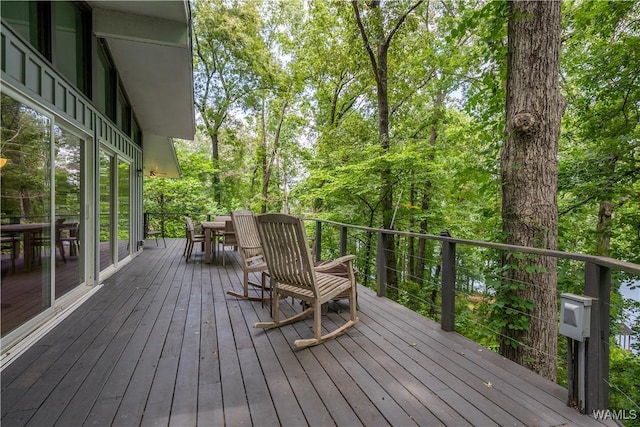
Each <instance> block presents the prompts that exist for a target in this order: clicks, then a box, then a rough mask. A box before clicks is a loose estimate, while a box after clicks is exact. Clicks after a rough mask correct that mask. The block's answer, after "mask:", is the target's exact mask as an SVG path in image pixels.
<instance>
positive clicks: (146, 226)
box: [138, 212, 149, 239]
mask: <svg viewBox="0 0 640 427" xmlns="http://www.w3.org/2000/svg"><path fill="white" fill-rule="evenodd" d="M142 218H143V219H142V223H143V224H142V227H143V230H142V233H143V239H146V238H147V230H148V229H149V213H148V212H145V213H144V214H143V216H142ZM138 224H139V223H138Z"/></svg>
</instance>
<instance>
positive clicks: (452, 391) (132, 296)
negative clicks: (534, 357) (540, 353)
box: [1, 239, 602, 426]
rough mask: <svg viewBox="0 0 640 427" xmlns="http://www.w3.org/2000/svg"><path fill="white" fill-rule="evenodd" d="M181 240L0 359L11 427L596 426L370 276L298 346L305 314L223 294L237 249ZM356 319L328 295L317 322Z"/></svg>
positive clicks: (548, 387)
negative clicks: (371, 284) (186, 245)
mask: <svg viewBox="0 0 640 427" xmlns="http://www.w3.org/2000/svg"><path fill="white" fill-rule="evenodd" d="M226 250H227V251H229V249H228V248H227V249H226ZM182 251H183V240H181V239H167V248H166V249H165V248H164V247H156V246H155V245H151V246H150V247H149V248H147V249H145V251H144V252H143V254H141V255H140V256H139V257H137V258H136V259H134V260H133V261H132V262H131V263H129V264H128V265H126V266H125V267H124V268H123V269H122V270H121V271H118V272H116V273H115V274H114V275H113V276H111V277H110V278H109V279H108V280H107V281H106V284H105V285H104V286H103V287H102V288H101V289H100V290H98V292H96V293H95V294H94V295H93V296H91V298H89V299H88V300H87V301H86V302H85V303H84V304H83V305H82V306H80V307H79V308H78V309H77V310H76V311H75V312H74V313H73V314H72V315H71V316H69V317H68V318H67V319H65V320H64V321H62V322H61V323H60V324H59V325H58V326H57V327H56V328H54V329H53V330H52V331H51V332H50V333H49V334H47V335H45V336H44V337H43V338H42V339H41V340H40V341H39V342H37V343H36V344H35V345H34V346H33V347H32V348H31V349H29V350H28V351H27V352H26V353H24V354H23V355H21V356H20V357H19V358H17V359H16V360H15V361H13V363H11V364H10V365H9V366H8V367H6V368H5V369H3V371H2V374H1V381H2V396H1V399H2V402H1V403H2V409H1V411H2V424H3V425H8V426H9V425H10V426H22V425H37V426H48V425H86V426H89V425H98V426H106V425H114V426H129V425H131V426H138V425H143V426H151V425H154V426H155V425H169V426H195V425H199V426H220V425H228V426H237V425H256V426H272V425H273V426H275V425H284V426H300V425H310V426H316V425H322V426H326V425H337V426H357V425H365V426H370V425H375V426H382V425H393V426H396V425H402V426H405V425H420V426H431V425H447V426H465V425H481V426H485V425H506V424H510V425H537V426H555V425H580V426H597V425H602V424H601V423H600V422H597V421H596V420H594V419H593V418H591V417H588V416H584V415H581V414H579V413H577V412H576V411H575V410H573V409H571V408H569V407H567V406H566V404H565V400H566V390H564V389H562V388H561V387H560V386H558V385H556V384H553V383H551V382H549V381H547V380H545V379H544V378H541V377H539V376H537V375H535V374H533V373H532V372H530V371H528V370H526V369H525V368H522V367H521V366H518V365H516V364H514V363H512V362H510V361H507V360H505V359H504V358H502V357H501V356H500V355H497V354H495V353H492V352H490V351H488V350H486V349H483V348H482V347H480V346H479V345H477V344H475V343H473V342H471V341H469V340H467V339H465V338H463V337H461V336H459V335H457V334H455V333H450V332H444V331H442V330H441V329H440V327H439V325H438V324H436V323H434V322H432V321H430V320H428V319H425V318H423V317H422V316H420V315H418V314H416V313H413V312H410V311H409V310H407V309H405V308H404V307H401V306H399V305H398V304H395V303H393V302H390V301H388V300H386V299H383V298H378V297H377V296H375V294H374V292H372V291H370V290H368V289H365V288H360V289H359V308H360V311H359V319H360V321H359V323H358V324H357V325H356V326H355V327H353V328H351V329H350V330H349V331H348V332H347V333H346V334H344V335H343V336H341V337H338V338H337V339H335V340H331V341H329V342H327V343H325V344H324V345H320V346H316V347H312V348H307V349H296V348H294V346H293V341H294V340H296V339H298V338H300V337H309V336H310V335H311V334H312V331H311V325H312V322H311V319H309V320H307V321H304V322H298V323H296V324H294V325H290V326H285V327H282V328H280V329H273V330H266V331H265V330H256V329H254V328H253V324H254V323H255V322H257V321H265V320H268V319H269V318H270V312H269V307H268V305H265V306H264V307H262V305H261V303H260V302H255V301H244V300H239V299H236V298H234V297H231V296H229V295H227V294H226V292H227V291H228V290H230V289H234V290H236V291H240V290H241V288H242V272H241V270H240V268H239V263H238V258H237V254H235V253H230V252H227V254H226V255H227V258H226V266H224V267H223V266H222V265H221V260H220V259H218V260H215V261H214V263H212V264H210V265H209V264H204V263H203V256H202V254H201V253H196V254H195V255H194V258H193V259H192V260H191V261H190V262H189V263H185V262H184V258H183V257H182V256H181V255H182ZM253 279H254V280H255V281H259V277H258V276H257V275H254V276H253ZM251 292H257V291H256V290H251ZM281 308H282V310H283V312H284V313H285V314H290V313H291V312H292V311H294V310H299V309H300V306H299V305H295V304H294V305H291V303H290V301H282V303H281ZM348 316H349V313H348V308H347V304H346V302H343V301H341V302H338V303H332V304H331V309H330V311H329V313H328V314H327V315H326V316H325V317H324V318H323V326H324V327H325V328H328V329H332V328H334V327H336V326H338V325H340V324H341V323H342V322H344V321H345V319H347V318H348Z"/></svg>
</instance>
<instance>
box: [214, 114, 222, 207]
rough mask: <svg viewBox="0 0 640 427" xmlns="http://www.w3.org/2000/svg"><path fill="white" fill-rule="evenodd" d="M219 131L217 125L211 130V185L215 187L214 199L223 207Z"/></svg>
mask: <svg viewBox="0 0 640 427" xmlns="http://www.w3.org/2000/svg"><path fill="white" fill-rule="evenodd" d="M219 130H220V126H218V125H217V124H215V125H214V127H213V129H211V163H212V166H213V176H212V178H211V181H212V182H211V184H212V186H213V199H214V200H215V201H216V203H217V204H218V206H220V205H222V194H221V193H222V191H221V189H220V150H219V143H218V134H219Z"/></svg>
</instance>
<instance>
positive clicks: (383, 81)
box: [376, 44, 398, 299]
mask: <svg viewBox="0 0 640 427" xmlns="http://www.w3.org/2000/svg"><path fill="white" fill-rule="evenodd" d="M376 72H377V74H378V79H377V89H378V138H379V141H380V146H381V147H382V149H383V151H384V152H385V153H386V152H387V151H389V95H388V93H387V45H385V44H381V45H378V68H377V70H376ZM381 178H382V194H381V198H382V203H381V204H382V227H383V228H384V229H385V230H391V229H392V228H393V224H392V223H391V221H392V219H393V175H392V173H391V168H390V167H389V166H388V165H387V164H386V163H385V166H383V167H382V171H381ZM382 237H383V239H382V241H383V242H384V251H385V259H386V261H387V265H386V269H387V286H388V287H387V296H388V297H389V298H391V299H396V297H397V295H398V277H397V274H396V271H397V268H396V251H395V239H394V236H393V234H383V236H382Z"/></svg>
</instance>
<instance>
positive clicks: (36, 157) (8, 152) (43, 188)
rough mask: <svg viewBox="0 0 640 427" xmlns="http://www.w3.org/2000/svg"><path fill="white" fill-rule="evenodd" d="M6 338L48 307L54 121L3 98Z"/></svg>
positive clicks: (0, 231) (0, 181) (0, 188)
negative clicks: (51, 156)
mask: <svg viewBox="0 0 640 427" xmlns="http://www.w3.org/2000/svg"><path fill="white" fill-rule="evenodd" d="M0 103H1V104H2V119H1V123H2V126H1V139H0V143H1V145H0V147H1V151H0V158H1V159H2V160H1V161H0V164H1V165H2V166H1V169H0V195H1V202H0V208H1V214H0V215H1V222H2V225H1V226H0V235H1V237H2V239H1V241H2V258H1V261H2V263H1V266H2V277H1V282H0V283H1V286H2V290H1V292H2V305H1V306H2V309H1V322H0V323H1V325H2V336H3V337H4V336H5V335H6V334H7V333H9V332H11V331H13V330H14V329H16V328H17V327H19V326H20V325H22V324H24V323H25V322H26V321H28V320H30V319H32V318H34V317H35V316H37V315H38V314H40V313H42V312H43V311H45V310H47V309H49V308H50V307H51V304H52V298H51V248H52V244H51V228H52V227H51V197H50V194H51V162H50V153H51V120H50V119H49V118H48V117H46V116H45V115H43V114H42V113H40V112H38V111H37V110H35V109H33V108H31V107H29V106H27V105H25V104H23V103H22V102H20V101H18V100H16V99H14V98H12V97H10V96H8V95H6V94H2V99H1V102H0Z"/></svg>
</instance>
